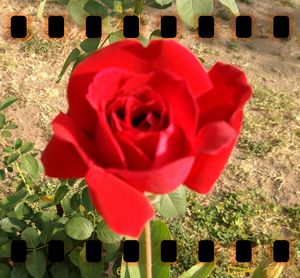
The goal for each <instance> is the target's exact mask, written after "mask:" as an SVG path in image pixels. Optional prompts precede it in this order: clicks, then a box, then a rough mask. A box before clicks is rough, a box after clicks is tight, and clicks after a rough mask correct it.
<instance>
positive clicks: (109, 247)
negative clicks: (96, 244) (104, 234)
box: [102, 241, 121, 262]
mask: <svg viewBox="0 0 300 278" xmlns="http://www.w3.org/2000/svg"><path fill="white" fill-rule="evenodd" d="M120 245H121V241H116V242H114V243H104V242H103V244H102V247H103V250H104V251H105V257H104V259H105V262H111V261H113V260H115V259H116V258H117V257H118V256H119V255H120V252H119V248H120Z"/></svg>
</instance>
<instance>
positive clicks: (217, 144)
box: [195, 121, 237, 155]
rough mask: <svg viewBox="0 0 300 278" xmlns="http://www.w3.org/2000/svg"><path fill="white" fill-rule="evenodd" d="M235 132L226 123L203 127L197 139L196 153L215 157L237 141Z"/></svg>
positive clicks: (210, 124)
mask: <svg viewBox="0 0 300 278" xmlns="http://www.w3.org/2000/svg"><path fill="white" fill-rule="evenodd" d="M236 136H237V134H236V132H235V130H234V129H233V128H232V127H231V126H230V125H229V124H228V123H226V122H225V121H218V122H212V123H209V124H207V125H205V126H204V127H202V128H201V129H200V131H199V133H198V135H197V138H196V146H195V149H196V152H197V153H198V154H199V153H204V154H210V155H214V154H217V153H218V152H219V151H220V150H222V149H224V148H226V147H228V146H229V145H230V144H231V143H232V142H233V141H234V140H235V139H236Z"/></svg>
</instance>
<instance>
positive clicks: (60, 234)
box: [50, 228, 75, 255]
mask: <svg viewBox="0 0 300 278" xmlns="http://www.w3.org/2000/svg"><path fill="white" fill-rule="evenodd" d="M50 240H62V241H63V242H64V254H65V255H66V254H68V253H69V252H70V251H71V250H73V248H74V245H75V243H74V240H72V239H71V238H69V237H68V235H67V234H66V231H65V229H64V228H63V229H60V230H58V231H57V232H55V233H54V234H53V235H52V236H51V239H50ZM73 243H74V244H73Z"/></svg>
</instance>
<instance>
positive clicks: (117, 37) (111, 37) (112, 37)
mask: <svg viewBox="0 0 300 278" xmlns="http://www.w3.org/2000/svg"><path fill="white" fill-rule="evenodd" d="M122 39H124V34H123V29H120V30H118V31H116V32H114V33H110V35H109V38H108V40H109V43H110V44H112V43H114V42H117V41H119V40H122Z"/></svg>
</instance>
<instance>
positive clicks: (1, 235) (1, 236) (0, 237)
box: [0, 230, 8, 245]
mask: <svg viewBox="0 0 300 278" xmlns="http://www.w3.org/2000/svg"><path fill="white" fill-rule="evenodd" d="M6 242H8V236H7V234H6V233H5V232H4V231H2V230H0V245H2V244H4V243H6Z"/></svg>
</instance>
